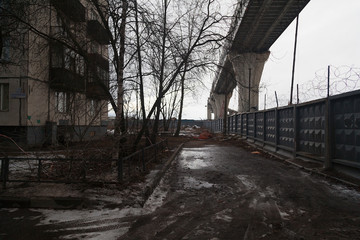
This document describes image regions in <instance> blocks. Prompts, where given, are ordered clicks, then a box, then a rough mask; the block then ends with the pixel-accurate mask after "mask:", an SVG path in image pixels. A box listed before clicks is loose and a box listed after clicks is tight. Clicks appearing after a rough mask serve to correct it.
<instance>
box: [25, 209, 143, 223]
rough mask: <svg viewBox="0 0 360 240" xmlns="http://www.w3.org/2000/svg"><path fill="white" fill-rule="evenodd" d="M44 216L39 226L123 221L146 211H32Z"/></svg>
mask: <svg viewBox="0 0 360 240" xmlns="http://www.w3.org/2000/svg"><path fill="white" fill-rule="evenodd" d="M31 211H33V212H39V213H41V214H42V215H43V217H42V219H41V221H40V223H39V224H38V225H47V224H54V223H63V222H70V221H74V222H77V221H81V222H91V221H96V220H99V219H102V220H103V219H114V220H115V219H121V218H124V217H128V216H139V215H142V214H144V213H145V212H146V211H145V210H144V209H142V208H124V209H119V208H115V209H97V210H51V209H31Z"/></svg>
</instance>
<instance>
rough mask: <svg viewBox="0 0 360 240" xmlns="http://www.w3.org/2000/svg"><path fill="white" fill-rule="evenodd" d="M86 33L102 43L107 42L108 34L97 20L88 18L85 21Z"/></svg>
mask: <svg viewBox="0 0 360 240" xmlns="http://www.w3.org/2000/svg"><path fill="white" fill-rule="evenodd" d="M87 33H88V35H89V36H90V37H91V38H92V39H94V40H95V41H97V42H98V43H100V44H102V45H106V44H109V35H108V33H107V31H106V29H105V28H104V27H103V26H102V25H101V23H100V22H99V21H97V20H89V21H88V22H87Z"/></svg>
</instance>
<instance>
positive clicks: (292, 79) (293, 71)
mask: <svg viewBox="0 0 360 240" xmlns="http://www.w3.org/2000/svg"><path fill="white" fill-rule="evenodd" d="M298 28H299V15H298V16H297V17H296V29H295V44H294V56H293V67H292V75H291V90H290V105H291V104H292V100H293V89H294V76H295V60H296V45H297V35H298Z"/></svg>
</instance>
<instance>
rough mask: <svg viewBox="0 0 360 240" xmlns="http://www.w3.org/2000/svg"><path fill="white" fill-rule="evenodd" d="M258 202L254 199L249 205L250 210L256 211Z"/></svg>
mask: <svg viewBox="0 0 360 240" xmlns="http://www.w3.org/2000/svg"><path fill="white" fill-rule="evenodd" d="M257 202H258V200H257V199H256V198H253V199H252V200H251V202H250V204H249V208H252V209H256V205H257Z"/></svg>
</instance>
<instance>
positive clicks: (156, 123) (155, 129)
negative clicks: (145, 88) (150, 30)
mask: <svg viewBox="0 0 360 240" xmlns="http://www.w3.org/2000/svg"><path fill="white" fill-rule="evenodd" d="M167 8H168V0H164V18H163V32H162V46H161V65H160V77H159V96H161V94H162V92H163V84H164V71H165V50H166V37H167V30H166V24H167ZM161 99H162V96H161V97H160V101H158V102H157V104H156V114H155V120H154V126H153V131H152V134H151V142H152V144H155V143H156V137H157V134H158V131H159V119H160V111H161Z"/></svg>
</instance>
